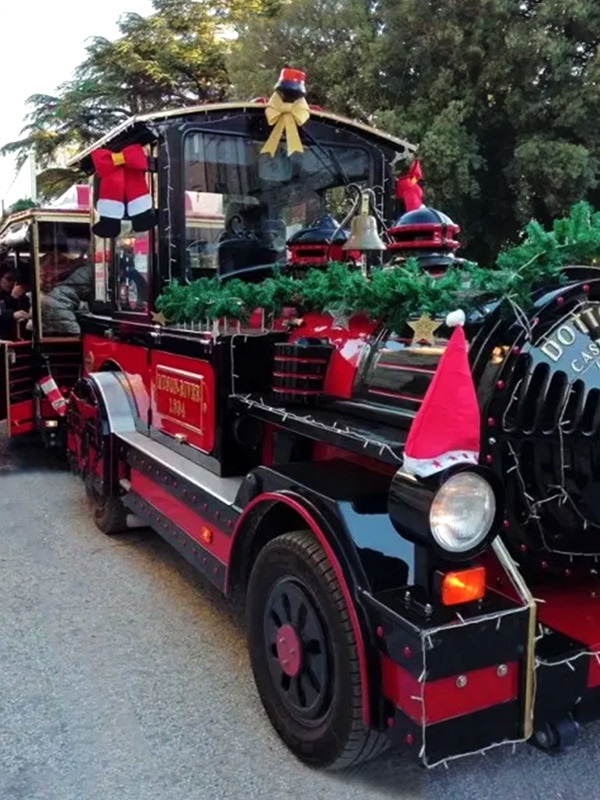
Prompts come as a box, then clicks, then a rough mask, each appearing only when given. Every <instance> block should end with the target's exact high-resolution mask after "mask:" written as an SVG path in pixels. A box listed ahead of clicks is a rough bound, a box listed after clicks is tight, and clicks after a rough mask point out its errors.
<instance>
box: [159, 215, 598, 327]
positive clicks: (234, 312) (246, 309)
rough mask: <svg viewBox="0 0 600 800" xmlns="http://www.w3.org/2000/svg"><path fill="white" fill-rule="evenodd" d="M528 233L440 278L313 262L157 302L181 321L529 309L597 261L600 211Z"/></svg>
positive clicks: (396, 321)
mask: <svg viewBox="0 0 600 800" xmlns="http://www.w3.org/2000/svg"><path fill="white" fill-rule="evenodd" d="M521 238H522V241H521V243H520V244H518V245H517V246H513V247H509V248H506V249H505V250H504V251H503V252H502V253H501V254H500V256H499V257H498V260H497V265H496V267H495V268H493V269H487V268H482V267H480V266H478V265H477V264H474V263H473V262H462V263H459V264H456V265H451V266H450V267H449V268H448V269H447V270H446V271H445V272H444V274H443V275H442V276H441V277H439V278H432V277H431V276H430V275H429V274H428V273H427V272H425V271H423V269H421V268H420V267H419V265H418V262H417V260H416V259H414V258H411V259H408V260H407V261H405V262H403V263H401V264H398V265H396V266H393V267H391V268H389V269H378V268H375V269H373V270H372V271H371V274H370V275H369V277H366V276H365V275H364V274H363V273H362V272H361V271H360V270H358V269H356V268H352V267H351V266H349V265H348V264H343V263H331V264H329V265H328V267H326V268H325V269H316V268H313V269H309V270H308V271H307V272H306V274H305V275H304V276H303V277H302V278H301V279H300V278H294V277H291V276H290V275H287V274H285V272H283V271H274V273H273V275H272V277H269V278H266V279H265V280H263V281H261V282H260V283H246V282H245V281H243V280H240V279H231V280H227V281H223V282H221V281H220V280H219V279H218V278H200V279H199V280H196V281H193V282H191V283H189V284H187V285H179V284H175V283H173V284H171V285H169V286H168V287H166V289H165V290H164V292H163V294H162V295H161V296H160V297H159V298H158V300H157V309H158V311H159V312H160V313H162V314H163V316H164V318H165V319H166V320H167V321H168V322H169V323H173V324H185V323H205V322H209V321H214V320H217V319H222V318H227V319H230V320H234V321H236V320H237V321H239V322H241V323H243V322H246V321H247V320H248V319H249V317H250V316H251V314H252V313H253V311H254V310H256V309H259V308H260V309H263V311H264V313H265V315H266V316H267V317H270V318H273V317H275V316H277V315H278V314H279V313H280V312H281V311H282V309H283V308H285V307H290V306H292V307H296V308H297V309H298V311H299V313H306V312H308V311H316V312H325V313H332V314H333V313H336V314H343V315H344V316H346V317H350V316H352V315H353V314H356V313H360V312H363V313H365V312H366V313H368V315H369V317H370V318H371V319H376V320H380V321H382V322H384V323H385V324H386V325H387V326H389V327H390V328H391V329H393V330H400V329H401V327H402V326H403V325H404V324H405V322H406V320H407V319H409V318H410V317H413V316H414V315H421V314H429V315H430V316H431V317H444V316H445V315H446V314H447V313H448V311H451V310H453V309H456V308H462V309H463V311H465V313H467V314H468V313H469V312H471V311H474V310H475V309H477V308H480V307H481V305H482V303H484V302H485V301H486V300H487V301H490V300H496V301H498V300H504V301H506V302H507V303H508V304H509V305H510V306H512V307H515V306H518V307H519V308H521V309H523V310H526V309H527V307H528V306H530V305H531V298H532V294H533V292H534V291H535V289H536V288H537V287H539V286H542V285H544V284H550V283H555V284H558V283H559V282H560V281H561V280H562V279H563V276H562V274H561V269H562V267H564V266H565V265H567V264H578V265H585V264H588V265H591V264H594V263H595V260H596V258H598V257H600V213H598V212H596V211H594V210H593V209H592V208H591V206H589V204H587V203H585V202H582V203H578V204H576V205H574V206H573V207H572V208H571V210H570V214H569V216H568V217H565V218H562V219H558V220H556V221H555V222H554V223H553V225H552V226H551V228H550V229H549V230H545V229H544V228H543V227H542V226H541V225H540V224H539V223H538V222H536V221H533V222H530V223H529V224H528V225H527V226H526V227H525V229H524V231H523V233H522V236H521Z"/></svg>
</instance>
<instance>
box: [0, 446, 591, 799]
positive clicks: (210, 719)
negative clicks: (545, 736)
mask: <svg viewBox="0 0 600 800" xmlns="http://www.w3.org/2000/svg"><path fill="white" fill-rule="evenodd" d="M0 486H1V492H0V800H129V798H131V799H132V800H245V799H246V798H248V800H249V799H250V798H252V799H253V800H263V798H264V800H267V799H268V800H284V798H285V799H286V800H287V799H288V798H294V799H295V798H298V800H317V798H319V799H320V798H327V800H358V798H361V799H362V798H379V797H397V798H413V797H414V798H431V799H432V800H442V798H446V797H451V798H453V800H466V799H467V798H468V800H491V799H492V798H493V800H538V798H539V800H542V799H543V800H579V798H581V799H582V800H583V798H585V800H590V798H596V797H598V796H599V791H598V788H597V787H598V781H597V777H596V776H597V768H596V766H595V765H597V764H598V763H599V758H600V746H599V743H598V736H599V733H600V726H598V725H595V726H591V727H589V728H588V729H586V730H585V732H584V733H583V735H582V740H581V744H580V747H579V749H578V750H577V751H576V752H574V753H573V754H571V755H569V756H568V757H566V758H562V759H550V758H548V757H547V756H544V755H542V754H540V753H538V752H537V751H535V750H533V749H531V748H527V747H523V748H520V749H519V750H518V751H517V753H516V754H515V755H511V753H510V751H505V750H504V751H502V752H500V751H498V752H496V753H493V754H489V755H487V756H485V757H478V758H477V759H475V760H472V759H469V760H467V761H461V762H455V763H454V764H453V765H452V766H451V767H450V769H448V770H444V769H443V768H442V769H438V770H436V771H434V772H427V773H425V772H422V771H420V770H418V769H416V768H409V767H407V765H406V764H405V763H404V762H403V761H402V760H401V759H400V758H399V757H398V756H396V755H394V754H390V755H388V756H386V757H385V758H383V759H381V760H380V761H378V762H376V763H375V764H374V765H371V766H369V767H367V768H363V769H360V770H358V771H356V772H355V773H353V774H348V775H344V776H329V775H324V774H320V773H315V772H313V771H311V770H309V769H307V768H305V767H303V766H302V765H300V764H299V763H298V762H296V761H295V759H294V758H293V757H291V756H290V754H289V753H288V751H287V750H286V749H285V748H284V747H283V746H282V745H281V744H280V742H279V740H278V739H277V737H276V736H275V735H274V734H273V732H272V730H271V728H270V727H269V724H268V722H267V721H266V719H265V716H264V714H263V712H262V708H261V706H260V704H259V702H258V700H257V697H256V694H255V691H254V686H253V682H252V678H251V674H250V669H249V665H248V659H247V656H246V649H245V644H244V636H243V630H242V628H241V625H240V623H239V621H238V620H237V619H236V618H235V616H234V615H233V614H232V612H231V610H230V608H229V607H228V605H227V604H226V603H225V602H224V601H223V600H222V599H221V598H220V596H219V595H218V593H217V592H215V591H214V590H212V589H211V587H209V586H208V585H207V584H206V583H204V582H203V580H202V579H201V578H200V577H198V576H197V575H196V574H195V573H194V572H193V570H192V569H191V568H189V567H188V566H187V565H186V563H185V562H184V561H183V560H182V559H180V558H179V557H178V556H177V555H176V554H175V553H174V552H173V551H172V550H171V549H170V548H169V547H168V546H167V545H166V544H164V543H163V542H162V541H161V540H160V539H158V537H156V536H155V535H153V534H151V533H145V532H142V533H135V534H130V535H127V536H126V537H124V538H121V539H118V540H111V539H109V538H106V537H103V536H102V535H101V534H100V533H99V532H97V530H96V529H95V528H94V526H93V524H92V523H91V522H90V520H89V517H88V510H87V507H86V504H85V500H84V495H83V491H82V487H81V485H80V483H79V482H78V480H77V479H75V478H73V477H72V476H70V475H69V474H67V473H65V472H63V471H62V470H61V469H60V468H58V467H56V466H53V465H52V463H51V462H49V461H48V460H47V458H45V457H44V456H43V454H42V453H41V451H40V450H36V449H35V448H34V449H32V448H30V447H29V446H28V447H24V446H19V447H17V448H15V447H14V446H11V447H10V448H7V444H6V442H5V440H1V441H0Z"/></svg>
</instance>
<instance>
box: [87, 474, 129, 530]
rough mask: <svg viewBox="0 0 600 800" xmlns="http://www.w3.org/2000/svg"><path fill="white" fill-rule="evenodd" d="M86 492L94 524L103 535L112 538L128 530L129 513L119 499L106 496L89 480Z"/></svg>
mask: <svg viewBox="0 0 600 800" xmlns="http://www.w3.org/2000/svg"><path fill="white" fill-rule="evenodd" d="M86 491H87V495H88V498H89V499H90V502H91V504H92V514H93V518H94V522H95V523H96V527H98V528H99V529H100V530H101V531H102V533H106V534H107V535H108V536H112V535H113V534H115V533H123V532H124V531H125V530H127V514H128V511H127V509H126V508H125V506H124V505H123V503H122V502H121V499H120V498H119V497H110V496H106V495H105V494H103V493H102V491H101V490H98V489H97V488H96V487H95V486H93V485H92V484H91V481H88V480H86Z"/></svg>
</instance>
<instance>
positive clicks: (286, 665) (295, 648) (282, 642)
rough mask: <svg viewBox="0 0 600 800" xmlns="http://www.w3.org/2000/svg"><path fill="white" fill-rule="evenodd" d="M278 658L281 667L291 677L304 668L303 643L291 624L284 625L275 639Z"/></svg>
mask: <svg viewBox="0 0 600 800" xmlns="http://www.w3.org/2000/svg"><path fill="white" fill-rule="evenodd" d="M275 646H276V647H277V658H278V659H279V663H280V665H281V669H282V670H283V671H284V672H285V674H286V675H289V677H290V678H295V677H296V675H297V674H298V673H299V672H300V670H301V668H302V645H301V644H300V639H299V638H298V634H297V633H296V631H295V630H294V628H293V627H292V626H291V625H287V624H286V625H282V626H281V627H280V628H279V630H278V631H277V638H276V639H275Z"/></svg>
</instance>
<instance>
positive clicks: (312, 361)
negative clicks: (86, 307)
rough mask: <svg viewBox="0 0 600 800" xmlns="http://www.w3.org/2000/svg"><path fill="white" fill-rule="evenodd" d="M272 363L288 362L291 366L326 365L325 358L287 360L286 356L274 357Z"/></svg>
mask: <svg viewBox="0 0 600 800" xmlns="http://www.w3.org/2000/svg"><path fill="white" fill-rule="evenodd" d="M273 360H274V361H283V362H285V363H287V362H288V361H289V362H290V363H292V364H327V359H326V358H288V357H287V356H275V358H274V359H273Z"/></svg>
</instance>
